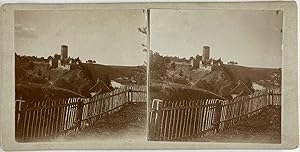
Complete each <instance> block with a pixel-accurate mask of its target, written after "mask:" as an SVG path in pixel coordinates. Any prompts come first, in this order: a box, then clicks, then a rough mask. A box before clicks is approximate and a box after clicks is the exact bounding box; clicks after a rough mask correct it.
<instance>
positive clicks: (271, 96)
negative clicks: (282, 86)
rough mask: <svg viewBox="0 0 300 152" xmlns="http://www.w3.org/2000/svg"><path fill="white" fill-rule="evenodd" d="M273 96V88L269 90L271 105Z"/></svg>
mask: <svg viewBox="0 0 300 152" xmlns="http://www.w3.org/2000/svg"><path fill="white" fill-rule="evenodd" d="M273 98H274V96H273V90H271V91H270V99H271V106H273V105H274V101H273Z"/></svg>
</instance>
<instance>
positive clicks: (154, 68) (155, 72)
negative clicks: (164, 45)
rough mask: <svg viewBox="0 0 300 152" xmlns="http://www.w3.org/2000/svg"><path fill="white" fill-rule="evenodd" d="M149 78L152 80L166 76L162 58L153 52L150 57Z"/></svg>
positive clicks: (164, 63)
mask: <svg viewBox="0 0 300 152" xmlns="http://www.w3.org/2000/svg"><path fill="white" fill-rule="evenodd" d="M149 66H150V76H151V78H153V79H161V78H162V77H164V76H165V74H166V68H167V67H166V62H165V59H164V57H162V56H161V55H160V54H159V53H157V52H155V53H153V54H151V55H150V65H149Z"/></svg>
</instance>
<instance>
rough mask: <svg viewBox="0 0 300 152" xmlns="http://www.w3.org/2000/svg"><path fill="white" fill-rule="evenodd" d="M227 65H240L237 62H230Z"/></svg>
mask: <svg viewBox="0 0 300 152" xmlns="http://www.w3.org/2000/svg"><path fill="white" fill-rule="evenodd" d="M227 64H230V65H237V64H238V63H237V62H234V61H229V62H227Z"/></svg>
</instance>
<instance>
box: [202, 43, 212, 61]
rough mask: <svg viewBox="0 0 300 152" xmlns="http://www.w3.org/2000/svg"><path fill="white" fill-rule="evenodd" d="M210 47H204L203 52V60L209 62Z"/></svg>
mask: <svg viewBox="0 0 300 152" xmlns="http://www.w3.org/2000/svg"><path fill="white" fill-rule="evenodd" d="M209 49H210V48H209V46H203V52H202V59H203V60H208V59H209Z"/></svg>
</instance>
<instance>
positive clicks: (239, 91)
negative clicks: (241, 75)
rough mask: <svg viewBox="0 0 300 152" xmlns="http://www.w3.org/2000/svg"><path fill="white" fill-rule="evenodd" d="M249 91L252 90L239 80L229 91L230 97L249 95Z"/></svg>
mask: <svg viewBox="0 0 300 152" xmlns="http://www.w3.org/2000/svg"><path fill="white" fill-rule="evenodd" d="M251 93H253V92H252V91H251V90H250V89H249V88H248V87H247V86H246V85H245V83H244V82H243V81H241V80H239V81H238V83H237V85H236V86H235V87H234V88H233V89H232V90H231V91H230V94H231V96H232V98H236V97H238V96H245V95H249V94H251Z"/></svg>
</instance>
